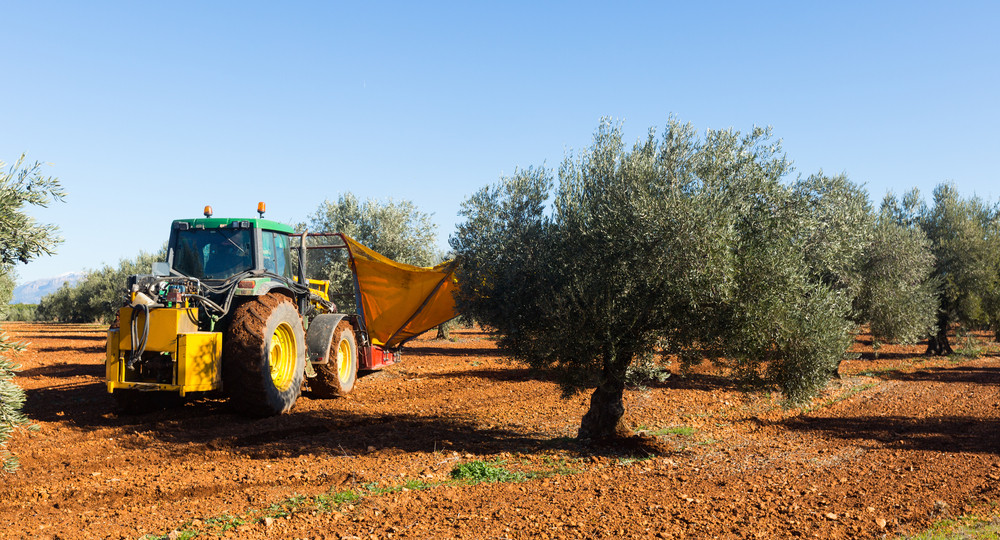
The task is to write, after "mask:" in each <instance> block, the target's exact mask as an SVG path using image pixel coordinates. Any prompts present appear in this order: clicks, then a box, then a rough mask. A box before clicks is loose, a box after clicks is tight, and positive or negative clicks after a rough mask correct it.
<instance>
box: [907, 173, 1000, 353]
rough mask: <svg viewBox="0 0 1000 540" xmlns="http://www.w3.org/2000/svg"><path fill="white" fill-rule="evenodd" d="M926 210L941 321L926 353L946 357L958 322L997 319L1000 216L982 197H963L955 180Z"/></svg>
mask: <svg viewBox="0 0 1000 540" xmlns="http://www.w3.org/2000/svg"><path fill="white" fill-rule="evenodd" d="M921 210H922V211H921V213H920V215H919V218H918V222H919V224H920V227H921V228H922V229H923V231H924V233H925V234H926V235H927V238H928V239H929V240H930V242H931V251H932V253H933V254H934V259H935V264H934V277H935V278H936V280H937V282H936V283H937V291H936V292H937V306H936V307H937V309H936V315H937V321H936V325H935V331H934V333H933V334H932V335H931V336H930V339H929V340H928V344H927V354H930V355H947V354H952V352H953V351H952V347H951V344H950V342H949V341H948V331H949V330H950V329H951V325H952V324H953V323H956V322H957V323H959V324H960V325H961V326H963V327H965V328H976V327H985V326H988V325H990V324H991V323H993V324H995V322H994V321H996V320H997V319H998V316H997V314H996V313H991V311H993V310H992V309H991V306H994V305H996V304H995V303H994V302H993V301H992V299H994V298H996V297H997V295H998V294H1000V293H998V289H1000V274H998V266H1000V264H998V262H997V257H998V256H1000V255H998V254H1000V234H998V232H1000V231H998V230H997V226H996V219H997V214H996V210H995V209H994V208H991V207H990V206H989V205H987V204H986V203H985V202H984V201H983V200H982V199H980V198H979V197H970V198H968V199H963V198H962V197H961V196H960V195H959V193H958V190H957V189H956V187H955V186H954V185H953V184H941V185H939V186H938V187H937V188H935V189H934V204H933V206H931V207H930V208H927V207H923V208H922V209H921Z"/></svg>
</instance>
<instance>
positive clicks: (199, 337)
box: [177, 332, 222, 395]
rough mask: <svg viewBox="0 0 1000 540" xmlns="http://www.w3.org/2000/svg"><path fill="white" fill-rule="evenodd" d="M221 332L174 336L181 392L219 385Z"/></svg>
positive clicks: (196, 390)
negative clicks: (175, 337)
mask: <svg viewBox="0 0 1000 540" xmlns="http://www.w3.org/2000/svg"><path fill="white" fill-rule="evenodd" d="M221 357H222V333H221V332H194V333H190V334H180V335H179V336H177V384H178V385H179V386H181V389H180V390H181V395H184V392H203V391H206V390H215V389H216V388H220V387H221V386H222V369H221V367H222V366H221V362H219V360H220V358H221Z"/></svg>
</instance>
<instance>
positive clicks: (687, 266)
mask: <svg viewBox="0 0 1000 540" xmlns="http://www.w3.org/2000/svg"><path fill="white" fill-rule="evenodd" d="M790 172H791V166H790V163H789V162H788V161H787V160H786V158H785V156H784V154H783V153H782V151H781V147H780V144H779V143H778V142H777V141H775V140H774V139H773V138H772V136H771V133H770V130H769V129H764V128H755V129H754V130H752V131H751V132H750V133H746V134H741V133H739V132H736V131H733V130H710V131H708V132H707V133H706V134H705V136H704V138H699V137H697V136H696V134H695V132H694V129H693V128H692V127H691V126H690V125H687V124H681V123H679V122H677V121H674V120H671V121H670V122H669V123H668V125H667V127H666V129H665V130H664V131H663V132H662V134H660V135H657V134H656V132H655V131H653V130H650V132H649V134H648V135H647V136H646V137H645V138H643V139H641V140H640V141H638V142H637V143H635V144H634V145H632V146H631V147H627V146H626V145H625V144H624V142H623V140H622V134H621V128H620V125H617V124H613V123H611V122H609V121H604V122H602V124H601V125H600V127H599V128H598V130H597V132H596V134H595V135H594V141H593V143H592V145H591V146H590V147H589V148H587V149H586V150H585V151H584V152H582V153H581V154H579V155H569V156H567V157H566V159H565V160H564V161H563V163H562V164H561V165H560V167H559V169H558V171H557V172H556V173H555V174H554V172H553V171H550V170H547V169H545V168H528V169H521V170H518V171H516V172H515V173H514V174H513V175H511V176H509V177H504V178H501V179H500V181H499V182H498V183H496V184H494V185H492V186H488V187H486V188H483V189H482V190H480V191H478V192H476V193H475V194H473V195H472V196H471V197H469V199H467V200H466V201H465V202H464V203H463V206H462V211H461V213H460V214H461V215H462V216H463V217H464V218H465V221H464V222H463V223H461V224H459V226H458V229H457V232H456V234H455V235H454V236H453V237H452V238H451V245H452V248H453V249H454V251H455V252H456V254H457V255H458V256H459V258H460V267H459V280H460V283H461V284H462V291H461V293H460V295H459V298H458V303H459V309H460V311H462V312H463V313H464V314H466V315H469V316H470V317H471V318H473V319H475V320H478V321H479V322H481V323H482V324H484V325H486V326H488V327H489V328H491V329H493V330H495V332H496V334H497V336H498V338H499V339H498V345H499V347H500V348H501V350H502V351H503V352H504V353H505V354H507V355H509V356H511V357H513V358H515V359H518V360H521V361H524V362H526V363H528V364H529V365H531V366H533V367H536V368H545V369H548V370H551V371H554V372H556V373H558V374H559V375H560V380H561V381H562V384H563V387H564V390H565V391H566V392H567V393H571V392H573V391H576V390H580V389H585V388H595V390H594V393H593V395H592V398H591V404H590V409H589V411H588V412H587V414H586V415H585V416H584V418H583V421H582V423H581V426H580V431H579V436H580V437H581V438H603V437H609V436H612V435H614V433H615V430H616V428H617V426H618V422H619V420H620V418H621V416H622V414H623V412H624V407H623V404H622V394H623V390H624V387H625V374H626V370H627V369H628V367H629V365H630V364H631V363H632V362H633V361H634V360H635V359H636V358H639V357H645V356H649V355H660V356H663V357H670V358H677V359H679V360H680V361H681V362H683V363H694V362H699V361H702V360H703V359H705V358H706V357H709V358H713V359H715V360H716V361H719V362H724V363H726V364H727V365H729V366H730V367H732V368H733V369H734V370H735V372H736V373H737V374H738V375H739V376H741V377H743V378H745V379H748V380H755V381H758V382H766V383H773V384H776V385H778V386H779V387H780V388H781V389H782V390H783V391H784V392H785V394H786V395H787V396H788V397H789V398H790V399H791V400H802V399H805V398H807V397H809V396H811V395H812V394H813V393H814V392H815V391H816V390H817V389H818V388H820V386H821V385H822V384H823V383H824V382H826V380H828V378H829V376H830V374H831V373H833V372H834V371H835V370H836V367H837V365H838V363H839V361H840V360H841V358H843V356H844V355H845V352H846V350H847V348H848V346H849V345H850V343H851V332H852V331H853V330H854V329H855V328H856V326H857V324H858V322H857V321H856V319H857V318H858V317H859V316H858V313H860V312H858V311H857V310H855V309H853V306H852V304H853V302H854V300H855V298H856V297H857V295H858V294H859V293H860V291H862V290H864V288H863V283H862V281H863V279H864V274H863V272H861V271H860V270H859V265H860V264H861V263H862V262H863V261H864V260H865V253H866V250H868V249H869V248H870V246H871V243H872V238H873V232H872V226H873V224H874V222H875V219H874V217H873V215H872V211H871V205H870V203H869V202H868V199H867V194H866V193H865V192H864V190H863V189H862V188H860V187H858V186H856V185H854V184H852V183H851V182H850V181H849V180H847V178H846V177H844V176H836V177H827V176H823V175H821V174H820V175H815V176H812V177H809V178H807V179H804V180H798V181H796V182H791V183H789V182H787V181H786V177H787V176H788V175H789V174H790Z"/></svg>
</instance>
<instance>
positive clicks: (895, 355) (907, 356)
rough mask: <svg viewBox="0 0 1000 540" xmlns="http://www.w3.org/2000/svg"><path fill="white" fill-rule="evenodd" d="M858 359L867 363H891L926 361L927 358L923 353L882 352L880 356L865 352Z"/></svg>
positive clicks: (859, 354)
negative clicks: (893, 361)
mask: <svg viewBox="0 0 1000 540" xmlns="http://www.w3.org/2000/svg"><path fill="white" fill-rule="evenodd" d="M858 358H859V359H860V360H864V361H866V362H879V361H883V360H885V361H891V360H914V359H916V360H926V359H927V357H925V356H923V355H922V354H921V353H907V352H880V353H878V356H875V353H873V352H871V351H865V352H861V353H858Z"/></svg>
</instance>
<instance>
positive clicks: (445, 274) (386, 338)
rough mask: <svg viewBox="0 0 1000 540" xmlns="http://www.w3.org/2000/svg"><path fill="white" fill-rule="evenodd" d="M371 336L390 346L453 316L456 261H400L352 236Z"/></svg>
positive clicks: (350, 247) (356, 272)
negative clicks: (425, 263) (422, 264)
mask: <svg viewBox="0 0 1000 540" xmlns="http://www.w3.org/2000/svg"><path fill="white" fill-rule="evenodd" d="M341 236H342V237H343V239H344V241H345V242H346V243H347V250H348V252H349V253H350V255H351V264H352V265H353V267H354V275H355V277H356V278H357V283H358V289H359V295H360V301H361V306H359V307H360V308H361V311H362V313H363V314H364V319H365V326H367V328H368V337H369V338H370V339H371V341H372V343H374V344H375V345H381V346H383V347H385V348H387V349H391V348H394V347H398V346H399V345H401V344H402V343H404V342H405V341H407V340H408V339H410V338H412V337H414V336H417V335H418V334H421V333H423V332H426V331H427V330H430V329H431V328H434V327H435V326H437V325H439V324H441V323H443V322H446V321H449V320H451V319H454V318H455V317H456V316H458V313H456V312H455V298H454V296H453V293H454V292H455V290H456V289H457V288H458V282H457V280H456V279H455V261H454V260H452V261H447V262H443V263H441V264H439V265H437V266H435V267H433V268H423V267H419V266H411V265H408V264H402V263H398V262H396V261H393V260H391V259H389V258H387V257H384V256H382V255H380V254H378V253H376V252H374V251H372V250H371V249H368V248H367V247H365V246H363V245H361V244H359V243H358V242H357V241H355V240H354V239H353V238H351V237H349V236H347V235H341Z"/></svg>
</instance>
